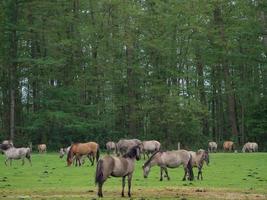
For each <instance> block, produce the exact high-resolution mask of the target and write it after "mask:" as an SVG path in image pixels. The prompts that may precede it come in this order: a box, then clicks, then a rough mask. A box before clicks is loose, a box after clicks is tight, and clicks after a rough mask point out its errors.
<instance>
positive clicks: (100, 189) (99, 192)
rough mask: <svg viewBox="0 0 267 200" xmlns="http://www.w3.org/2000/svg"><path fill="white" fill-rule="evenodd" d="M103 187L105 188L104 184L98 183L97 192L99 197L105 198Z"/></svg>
mask: <svg viewBox="0 0 267 200" xmlns="http://www.w3.org/2000/svg"><path fill="white" fill-rule="evenodd" d="M102 186H103V183H98V192H97V195H98V196H99V197H103V193H102Z"/></svg>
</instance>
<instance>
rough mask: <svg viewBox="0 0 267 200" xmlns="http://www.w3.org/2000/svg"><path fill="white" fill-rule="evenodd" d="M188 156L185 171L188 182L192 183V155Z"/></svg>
mask: <svg viewBox="0 0 267 200" xmlns="http://www.w3.org/2000/svg"><path fill="white" fill-rule="evenodd" d="M189 155H190V159H189V161H188V163H187V170H188V173H189V180H190V181H193V180H194V172H193V165H192V155H191V154H189Z"/></svg>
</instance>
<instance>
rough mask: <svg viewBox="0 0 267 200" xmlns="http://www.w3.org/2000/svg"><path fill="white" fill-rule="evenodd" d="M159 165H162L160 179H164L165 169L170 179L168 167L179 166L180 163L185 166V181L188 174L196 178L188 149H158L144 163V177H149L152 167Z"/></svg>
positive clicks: (191, 177)
mask: <svg viewBox="0 0 267 200" xmlns="http://www.w3.org/2000/svg"><path fill="white" fill-rule="evenodd" d="M155 165H158V166H159V167H160V181H162V180H163V178H162V175H163V170H164V171H165V174H166V176H167V179H168V180H169V179H170V177H169V175H168V170H167V168H177V167H179V166H180V165H183V167H184V177H183V181H185V180H186V175H187V174H188V175H189V180H193V179H194V173H193V170H192V156H191V154H190V153H189V152H188V151H186V150H177V151H165V152H161V151H157V152H155V153H154V154H153V155H152V156H151V157H150V158H149V159H148V160H147V161H146V162H145V163H144V165H143V173H144V178H147V177H148V174H149V172H150V169H151V167H153V166H155Z"/></svg>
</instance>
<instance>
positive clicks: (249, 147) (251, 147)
mask: <svg viewBox="0 0 267 200" xmlns="http://www.w3.org/2000/svg"><path fill="white" fill-rule="evenodd" d="M256 151H258V144H257V143H256V142H247V143H246V144H244V146H243V148H242V152H243V153H245V152H256Z"/></svg>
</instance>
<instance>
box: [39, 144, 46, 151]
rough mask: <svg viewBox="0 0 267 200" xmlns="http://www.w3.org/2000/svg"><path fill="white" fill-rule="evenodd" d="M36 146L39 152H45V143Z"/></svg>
mask: <svg viewBox="0 0 267 200" xmlns="http://www.w3.org/2000/svg"><path fill="white" fill-rule="evenodd" d="M37 148H38V152H39V153H46V144H38V146H37Z"/></svg>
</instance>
